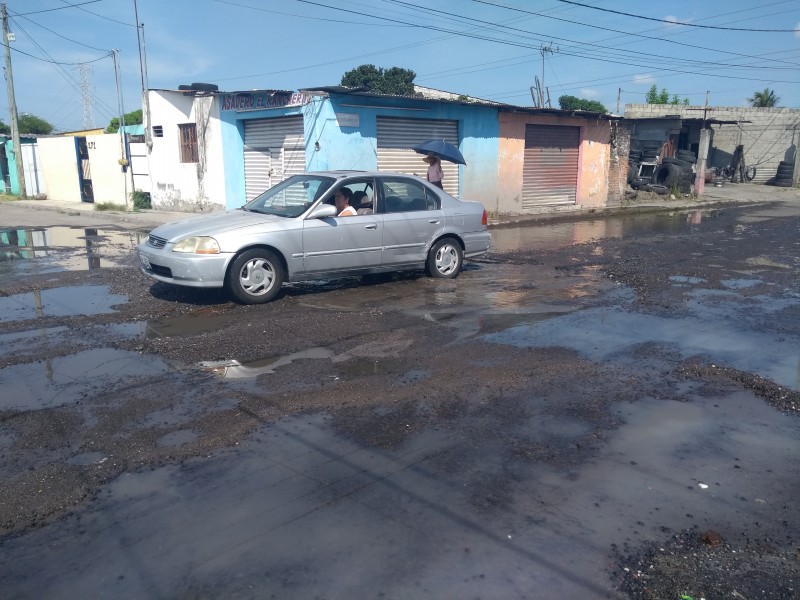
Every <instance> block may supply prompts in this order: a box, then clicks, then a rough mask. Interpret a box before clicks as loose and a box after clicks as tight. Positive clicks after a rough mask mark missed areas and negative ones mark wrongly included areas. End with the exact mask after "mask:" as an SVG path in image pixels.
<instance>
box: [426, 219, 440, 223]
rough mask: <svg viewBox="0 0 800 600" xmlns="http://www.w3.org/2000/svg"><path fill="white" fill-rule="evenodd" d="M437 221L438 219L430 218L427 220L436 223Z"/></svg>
mask: <svg viewBox="0 0 800 600" xmlns="http://www.w3.org/2000/svg"><path fill="white" fill-rule="evenodd" d="M438 222H439V219H430V220H428V223H438Z"/></svg>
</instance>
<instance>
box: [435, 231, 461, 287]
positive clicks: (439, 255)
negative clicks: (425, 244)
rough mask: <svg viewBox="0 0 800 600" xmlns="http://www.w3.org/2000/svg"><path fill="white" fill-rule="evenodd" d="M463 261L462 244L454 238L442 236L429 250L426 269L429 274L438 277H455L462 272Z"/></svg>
mask: <svg viewBox="0 0 800 600" xmlns="http://www.w3.org/2000/svg"><path fill="white" fill-rule="evenodd" d="M463 263H464V252H463V250H461V244H459V243H458V242H457V241H456V240H454V239H453V238H442V239H441V240H439V241H438V242H436V243H435V244H434V245H433V246H432V247H431V250H430V252H428V260H427V262H426V263H425V270H426V272H427V273H428V275H429V276H431V277H435V278H437V279H453V278H455V277H457V276H458V274H459V273H460V272H461V265H462V264H463Z"/></svg>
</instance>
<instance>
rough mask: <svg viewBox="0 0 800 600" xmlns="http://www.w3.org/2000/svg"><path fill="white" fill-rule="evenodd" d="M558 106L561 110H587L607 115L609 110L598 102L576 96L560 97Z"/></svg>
mask: <svg viewBox="0 0 800 600" xmlns="http://www.w3.org/2000/svg"><path fill="white" fill-rule="evenodd" d="M558 105H559V106H560V107H561V110H586V111H590V112H599V113H607V112H608V109H606V107H605V106H603V105H602V104H601V103H600V102H598V101H597V100H585V99H584V98H577V97H575V96H560V97H559V98H558Z"/></svg>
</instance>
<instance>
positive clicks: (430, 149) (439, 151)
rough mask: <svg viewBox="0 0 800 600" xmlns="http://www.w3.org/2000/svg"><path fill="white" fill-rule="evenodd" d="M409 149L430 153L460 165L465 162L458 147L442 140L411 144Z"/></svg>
mask: <svg viewBox="0 0 800 600" xmlns="http://www.w3.org/2000/svg"><path fill="white" fill-rule="evenodd" d="M411 149H412V150H414V151H415V152H419V153H420V154H432V155H433V156H437V157H439V158H441V159H442V160H446V161H448V162H452V163H456V164H461V165H466V164H467V161H465V160H464V156H463V155H462V154H461V152H460V151H459V149H458V148H456V147H455V146H453V144H451V143H449V142H445V141H444V140H429V141H427V142H422V143H421V144H417V145H416V146H411Z"/></svg>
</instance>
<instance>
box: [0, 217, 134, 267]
mask: <svg viewBox="0 0 800 600" xmlns="http://www.w3.org/2000/svg"><path fill="white" fill-rule="evenodd" d="M145 237H146V234H145V233H141V232H137V231H122V230H114V229H105V230H104V229H98V228H97V227H88V228H75V227H49V228H44V229H42V228H19V229H0V270H2V271H4V272H7V271H10V270H14V271H31V270H36V271H37V272H42V273H47V272H53V271H83V270H94V269H99V268H101V267H108V266H113V264H112V263H113V261H114V260H115V259H119V258H123V257H129V256H130V253H131V250H133V249H134V248H135V247H136V245H137V244H139V243H140V242H141V241H142V240H143V239H144V238H145Z"/></svg>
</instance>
